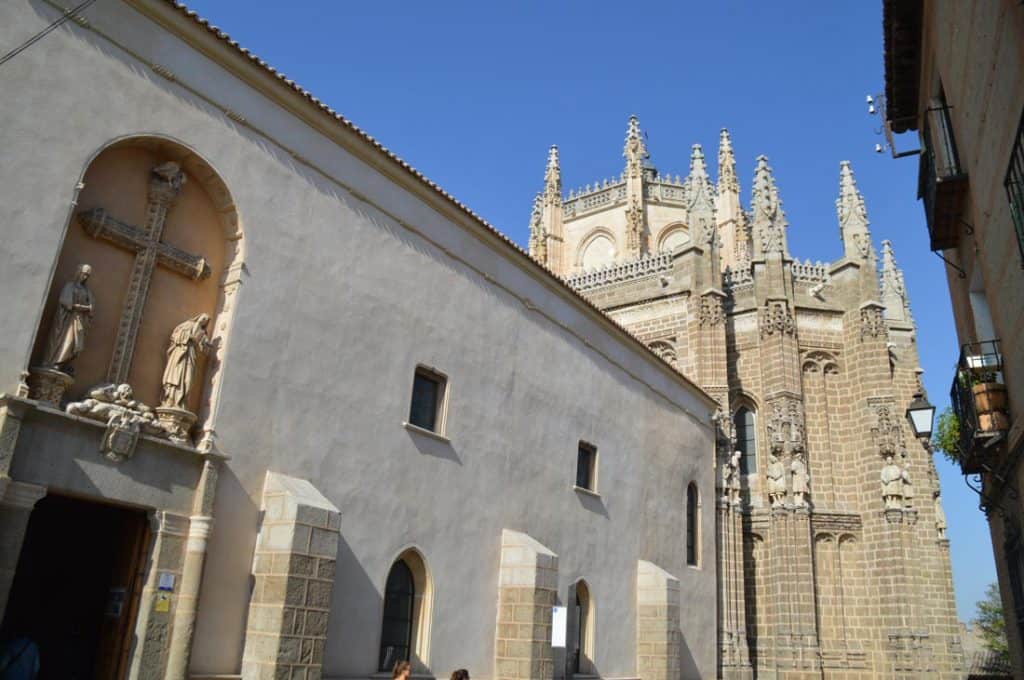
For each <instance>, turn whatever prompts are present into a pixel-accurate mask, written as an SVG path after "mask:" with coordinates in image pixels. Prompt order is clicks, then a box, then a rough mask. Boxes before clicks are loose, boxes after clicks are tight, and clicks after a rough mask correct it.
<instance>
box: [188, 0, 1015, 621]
mask: <svg viewBox="0 0 1024 680" xmlns="http://www.w3.org/2000/svg"><path fill="white" fill-rule="evenodd" d="M187 2H188V4H189V6H190V7H192V8H193V9H195V10H197V11H198V12H199V13H200V14H201V15H202V16H204V17H206V18H207V19H209V20H210V21H211V22H212V23H214V24H216V25H217V26H219V27H220V28H222V29H223V30H225V31H227V32H228V33H229V34H230V35H231V36H232V37H233V38H235V39H236V40H238V41H239V42H240V43H241V44H242V45H243V46H245V47H247V48H249V49H250V50H253V51H254V52H255V53H256V54H258V55H259V56H261V57H262V58H263V59H265V60H266V61H268V62H269V63H270V64H271V65H273V66H274V67H275V68H277V69H278V70H279V71H282V72H283V73H285V74H287V75H288V76H289V77H290V78H292V79H294V80H296V81H297V82H298V83H300V84H301V85H302V86H303V87H305V88H306V89H309V90H311V91H312V92H313V93H314V94H315V95H316V96H318V97H319V98H320V99H321V100H323V101H325V102H326V103H327V104H329V105H330V106H332V107H333V108H334V109H336V110H338V111H341V112H342V113H343V114H344V115H345V116H346V117H348V118H349V119H351V120H353V121H354V122H355V123H356V124H358V125H359V126H361V127H362V128H364V129H365V130H367V131H368V132H369V133H370V134H372V135H374V136H375V137H377V138H378V139H379V140H380V141H381V142H382V143H383V144H384V145H385V146H387V147H389V148H390V149H392V150H393V151H395V152H396V153H397V154H398V155H400V156H401V157H402V158H404V159H405V160H406V161H408V162H409V163H411V164H412V165H413V166H414V167H416V168H417V169H419V170H420V171H421V172H423V173H424V174H426V175H427V176H428V177H430V178H431V179H432V180H434V181H436V182H438V183H439V184H440V185H441V186H443V187H444V188H445V189H447V190H448V191H449V192H450V193H452V194H453V195H454V196H456V197H457V198H458V199H459V200H461V201H462V202H464V203H465V204H467V205H468V206H469V207H470V208H472V209H473V210H474V211H476V212H477V213H478V214H480V215H482V216H483V217H484V218H485V219H487V220H488V221H489V222H491V223H492V224H494V225H495V226H497V227H498V228H499V229H501V230H502V231H504V232H505V233H506V234H508V235H509V236H510V237H512V238H513V239H515V240H516V241H517V242H519V243H520V244H525V242H526V238H527V226H526V225H527V220H528V218H529V213H530V203H531V199H532V197H533V194H534V192H536V191H537V190H538V189H540V187H541V180H542V178H543V172H544V163H545V158H546V151H547V147H548V146H549V145H550V144H553V143H554V144H558V145H559V148H560V150H561V158H562V174H563V180H564V185H565V188H566V191H568V189H569V188H570V187H578V186H582V185H584V184H586V183H588V182H594V181H595V180H599V179H602V178H604V177H610V176H612V175H617V174H618V173H619V172H620V171H621V170H622V165H623V160H622V142H623V137H624V135H625V130H626V120H627V118H628V116H629V114H631V113H635V114H637V115H638V116H639V117H640V123H641V126H642V127H643V128H644V130H645V131H646V132H647V134H648V136H649V139H648V148H649V150H650V151H651V156H652V161H653V162H654V164H655V165H656V166H657V167H658V169H659V170H660V171H662V172H670V173H672V174H673V175H675V174H677V173H678V174H680V175H685V174H686V171H687V168H688V161H689V155H690V146H691V145H692V144H694V143H700V144H703V145H704V149H705V153H706V154H707V155H708V157H709V160H711V161H712V162H713V161H714V158H715V157H716V154H717V142H718V132H719V130H720V129H721V128H722V127H723V126H724V127H727V128H729V130H730V132H731V133H732V139H733V145H734V147H735V150H736V156H737V160H738V165H739V168H738V170H739V175H740V183H741V187H742V189H743V195H744V201H745V202H747V203H749V190H750V180H751V178H752V176H753V172H754V159H755V157H756V156H757V155H759V154H766V155H767V156H768V157H769V159H770V163H771V165H772V167H773V168H774V170H775V178H776V181H777V183H778V185H779V191H780V195H781V198H782V202H783V207H784V209H785V211H786V213H787V216H788V218H789V223H790V229H789V247H790V251H791V252H792V253H793V254H794V255H795V256H797V257H800V258H801V259H805V258H811V259H813V260H818V259H820V260H832V259H836V258H837V257H839V255H840V253H841V244H840V241H839V234H838V226H837V222H836V215H835V205H834V202H835V199H836V196H837V193H838V177H839V161H841V160H850V161H851V162H852V163H853V169H854V172H855V175H856V177H857V181H858V184H859V186H860V188H861V191H863V193H864V195H865V198H866V201H867V208H868V215H869V218H870V219H871V229H872V234H873V236H874V238H875V242H876V246H878V244H879V243H880V242H881V240H882V239H889V240H891V241H892V243H893V247H894V249H895V252H896V258H897V261H898V263H899V264H900V265H901V266H902V267H903V269H904V272H905V274H906V280H907V285H908V287H909V290H910V295H911V305H912V309H913V313H914V316H915V319H916V321H917V324H918V329H919V342H918V344H919V350H920V353H921V365H922V367H923V368H924V369H925V376H924V377H925V385H926V386H927V388H928V392H929V397H930V399H931V401H932V402H933V403H935V404H936V405H937V406H938V407H940V409H941V407H943V406H945V405H946V404H947V403H948V399H949V384H950V380H951V378H952V365H953V362H954V361H955V359H956V356H957V353H958V352H957V340H956V335H955V332H954V329H953V323H952V314H951V311H950V304H949V298H948V294H947V288H946V282H945V274H944V265H943V264H942V262H941V261H940V260H939V259H938V258H937V257H936V256H935V255H934V254H932V253H930V252H929V251H928V246H927V239H926V228H925V224H924V217H923V212H922V209H921V205H920V203H919V202H918V201H916V200H915V196H916V189H917V161H916V159H915V158H909V159H902V160H892V159H891V158H890V157H889V156H888V155H879V154H876V153H874V151H873V148H874V145H875V143H876V142H881V141H882V138H881V137H879V136H876V131H877V129H878V128H879V126H880V121H879V120H878V118H877V117H871V116H868V115H867V113H866V106H865V103H864V96H865V94H868V93H872V94H874V93H877V92H879V91H881V90H882V88H883V70H882V17H881V4H882V3H881V0H874V1H873V2H845V3H832V2H820V1H816V2H812V1H807V2H797V1H776V2H771V3H754V2H749V3H748V2H738V1H735V0H726V1H720V2H664V3H662V2H645V3H626V2H621V3H608V2H596V1H595V2H585V3H584V2H550V1H549V2H506V3H492V2H478V1H477V2H447V1H441V0H435V1H433V2H428V3H412V2H407V3H395V2H376V3H369V2H361V3H356V2H345V3H339V2H329V1H328V0H321V1H319V2H315V1H313V0H304V1H300V0H293V1H292V2H287V3H285V2H274V3H271V2H252V1H251V0H187ZM905 143H906V142H905ZM909 143H910V144H912V143H913V142H912V140H911V141H910V142H909ZM937 466H938V469H939V475H940V477H941V480H942V489H943V499H944V504H945V508H946V514H947V516H948V521H949V530H948V534H949V538H950V540H951V543H952V554H953V575H954V581H955V584H956V592H957V608H958V611H959V614H960V616H961V618H970V617H971V616H973V612H974V603H975V602H976V601H977V600H979V599H980V598H981V597H982V595H983V591H984V588H985V586H986V584H988V583H990V582H992V581H994V580H995V569H994V566H993V562H992V549H991V544H990V541H989V533H988V528H987V525H986V524H985V522H984V519H983V516H982V514H981V513H980V512H979V511H978V499H977V496H975V495H974V493H973V492H971V491H970V490H968V489H967V487H966V486H965V484H964V481H963V478H962V477H961V476H960V475H959V474H958V472H957V471H956V469H954V468H953V467H952V466H951V465H950V464H948V463H946V462H945V461H944V460H942V459H939V460H938V461H937Z"/></svg>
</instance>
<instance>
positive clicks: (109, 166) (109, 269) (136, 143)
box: [32, 135, 243, 429]
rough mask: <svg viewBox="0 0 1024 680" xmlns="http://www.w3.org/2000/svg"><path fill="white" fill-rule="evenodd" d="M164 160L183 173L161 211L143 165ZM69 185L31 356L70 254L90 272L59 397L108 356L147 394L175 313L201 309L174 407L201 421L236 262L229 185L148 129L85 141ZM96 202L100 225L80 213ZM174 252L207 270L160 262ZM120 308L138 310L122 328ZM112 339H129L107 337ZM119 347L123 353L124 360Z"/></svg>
mask: <svg viewBox="0 0 1024 680" xmlns="http://www.w3.org/2000/svg"><path fill="white" fill-rule="evenodd" d="M168 163H174V164H177V167H178V169H179V170H180V172H181V173H182V177H183V181H182V183H181V185H180V188H179V189H178V190H177V192H176V195H175V196H174V198H173V199H172V200H171V201H170V202H169V203H168V206H169V207H168V209H167V210H166V211H165V216H164V217H163V219H162V220H161V219H160V217H159V216H158V215H157V213H159V212H160V211H158V210H154V208H153V205H154V204H153V203H152V202H151V196H150V188H151V182H153V181H154V169H155V168H157V167H162V168H163V169H164V171H165V172H167V173H169V172H170V170H172V169H173V167H174V166H169V165H167V164H168ZM69 181H72V182H73V181H75V178H69ZM78 189H79V193H78V195H77V200H76V204H75V205H73V206H72V210H71V214H70V216H69V219H68V225H67V230H66V232H65V235H64V240H63V243H62V244H61V248H60V251H59V254H58V256H57V264H56V267H55V269H54V275H53V279H52V280H51V283H50V288H49V291H48V294H47V297H46V302H45V306H44V310H43V314H42V316H41V319H40V324H39V327H38V329H37V331H36V340H35V343H34V346H33V351H32V365H36V364H38V363H39V362H40V360H41V355H42V354H43V353H44V352H45V348H46V342H47V335H48V333H49V330H50V327H51V324H52V320H53V316H54V312H55V310H56V308H57V304H58V303H57V300H58V297H59V295H60V292H61V289H62V288H63V286H64V284H65V283H66V282H67V281H69V280H70V279H71V278H72V276H73V275H74V272H75V270H76V268H77V267H78V265H79V264H89V265H90V266H91V267H92V275H91V277H90V278H89V281H88V284H87V285H88V287H89V289H90V291H91V293H92V296H93V301H94V313H93V317H92V321H91V324H90V326H89V328H88V331H87V333H86V341H85V348H84V350H83V351H82V352H81V354H80V355H79V356H78V357H77V358H75V359H74V361H73V362H71V368H72V369H73V377H74V384H73V385H72V386H71V387H70V388H68V390H67V393H66V399H67V400H77V399H81V398H82V397H83V396H84V395H85V393H86V392H87V391H88V390H89V389H90V388H92V387H94V386H96V385H99V384H103V383H107V382H111V380H110V376H111V374H112V372H113V369H112V367H113V365H114V364H115V363H119V364H120V365H123V366H125V367H126V368H125V369H124V370H123V378H124V379H123V380H122V382H127V383H128V384H130V385H131V386H132V388H133V390H134V394H135V398H136V399H138V400H140V401H142V402H144V403H146V404H148V405H151V406H155V405H158V404H159V400H160V394H161V383H162V377H163V372H164V368H165V364H166V357H167V347H168V343H169V340H170V335H171V332H172V331H173V330H174V328H175V327H176V326H177V325H178V324H179V323H181V322H183V321H185V320H186V319H189V318H191V317H194V316H197V315H199V314H203V313H205V314H207V315H209V317H210V322H209V324H208V325H207V328H206V332H207V334H208V335H209V336H210V337H211V340H212V348H211V350H210V351H209V353H208V354H207V355H205V356H202V357H201V358H200V359H199V362H198V367H197V370H196V374H195V379H194V381H193V383H192V389H191V390H190V392H189V396H188V400H187V406H186V408H187V409H188V410H189V411H191V412H193V413H197V414H198V415H199V423H200V425H199V427H200V428H202V429H207V428H211V427H212V424H211V422H210V421H211V420H212V416H213V408H212V406H213V405H214V404H215V402H216V399H215V395H216V393H217V391H218V390H217V385H218V384H219V380H218V378H219V369H220V365H221V363H222V361H223V357H224V352H225V349H226V345H227V334H228V331H229V329H230V317H231V313H232V310H233V306H234V305H233V304H232V299H233V297H234V295H235V293H236V291H237V287H238V284H239V283H240V276H241V272H242V262H243V240H242V231H241V225H240V221H239V216H238V213H237V211H236V208H235V204H234V200H233V199H232V196H231V193H230V191H229V190H228V188H227V186H226V184H225V183H224V181H223V180H222V179H221V177H220V175H219V174H218V173H217V172H216V171H215V170H214V169H213V168H212V167H211V165H210V164H209V163H208V162H207V161H206V160H204V159H203V158H202V157H201V156H200V155H199V154H198V153H196V152H195V151H194V150H192V149H190V148H188V147H187V146H186V145H184V144H183V143H181V142H179V141H177V140H173V139H170V138H166V137H160V136H154V135H146V136H130V137H124V138H120V139H117V140H115V141H113V142H111V143H110V144H108V145H106V146H105V147H103V148H102V149H100V150H99V151H97V153H96V154H95V155H94V156H93V157H92V158H91V159H90V160H89V162H88V164H87V165H86V167H85V169H84V171H83V173H82V175H81V177H80V178H79V182H78ZM98 210H102V211H104V213H105V215H106V216H107V219H108V221H106V222H105V223H104V224H105V225H106V226H104V227H101V228H100V227H97V226H96V225H97V224H99V220H90V218H89V216H90V215H92V216H95V215H97V214H98V213H97V212H96V211H98ZM159 222H162V233H161V234H160V236H159V242H160V243H162V244H163V246H161V248H162V251H161V252H162V253H163V254H162V255H161V256H158V257H157V263H156V264H155V265H154V266H153V267H152V273H151V274H150V275H149V276H148V277H147V276H142V277H137V275H138V274H140V273H144V269H143V268H141V267H139V266H138V265H137V263H136V259H137V257H139V252H140V250H143V249H145V247H146V246H145V245H144V242H145V241H146V237H145V236H144V235H145V234H146V233H147V232H149V233H151V231H152V230H151V227H152V226H153V225H154V224H156V223H159ZM118 232H120V233H118ZM172 249H173V250H172ZM178 253H183V254H186V255H188V256H192V257H196V258H198V257H201V258H202V260H203V262H204V263H205V267H206V268H207V273H205V275H191V274H187V273H183V272H184V269H183V268H182V267H175V266H174V265H173V264H168V263H169V262H172V261H174V260H175V258H177V257H179V255H178ZM196 261H198V260H196ZM197 269H198V268H197ZM146 279H148V287H147V286H146V285H145V283H146ZM133 284H135V285H133ZM139 284H141V285H139ZM132 291H135V292H134V293H133V292H132ZM133 300H135V301H136V302H135V303H134V304H131V301H133ZM136 306H137V308H136ZM130 309H135V310H136V315H138V316H139V317H140V320H139V321H138V323H137V332H136V333H135V334H134V338H133V339H132V338H131V334H126V333H125V332H124V328H125V327H126V326H129V325H131V324H130V322H129V321H128V312H129V310H130ZM119 338H122V339H124V338H128V339H129V341H128V342H120V343H119V342H118V339H119ZM125 348H127V351H128V352H130V361H129V360H126V359H124V355H125ZM116 357H122V358H121V360H120V361H117V360H116Z"/></svg>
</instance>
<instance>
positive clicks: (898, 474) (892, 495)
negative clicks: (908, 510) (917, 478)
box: [881, 451, 910, 510]
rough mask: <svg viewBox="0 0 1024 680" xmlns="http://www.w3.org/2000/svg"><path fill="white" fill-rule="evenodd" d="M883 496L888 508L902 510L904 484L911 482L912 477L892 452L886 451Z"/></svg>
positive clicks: (883, 467) (883, 468)
mask: <svg viewBox="0 0 1024 680" xmlns="http://www.w3.org/2000/svg"><path fill="white" fill-rule="evenodd" d="M881 477H882V498H883V500H884V501H885V509H886V510H900V509H902V508H903V493H904V489H903V485H904V483H907V484H909V483H910V477H909V475H907V472H906V470H904V469H903V468H901V467H900V466H899V465H897V464H896V462H895V461H894V457H893V454H892V452H890V451H887V452H886V453H885V465H883V466H882V475H881Z"/></svg>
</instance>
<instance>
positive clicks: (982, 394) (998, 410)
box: [959, 369, 1010, 432]
mask: <svg viewBox="0 0 1024 680" xmlns="http://www.w3.org/2000/svg"><path fill="white" fill-rule="evenodd" d="M959 378H960V381H961V384H963V385H964V386H968V385H969V386H970V388H971V393H972V395H973V397H974V410H975V412H976V413H977V414H978V429H979V430H981V431H983V432H996V431H999V430H1007V429H1009V427H1010V423H1009V419H1008V418H1007V416H1006V406H1007V398H1006V385H1004V384H1003V383H1001V382H999V377H998V375H997V374H996V372H995V371H979V370H976V369H975V370H967V371H960V376H959Z"/></svg>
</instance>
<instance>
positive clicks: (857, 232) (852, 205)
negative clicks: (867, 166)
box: [836, 161, 873, 260]
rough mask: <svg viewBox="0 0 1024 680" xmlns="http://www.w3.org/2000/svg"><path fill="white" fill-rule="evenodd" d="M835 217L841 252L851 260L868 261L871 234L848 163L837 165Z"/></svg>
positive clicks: (871, 247)
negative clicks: (836, 218)
mask: <svg viewBox="0 0 1024 680" xmlns="http://www.w3.org/2000/svg"><path fill="white" fill-rule="evenodd" d="M836 215H837V217H838V218H839V237H840V238H841V239H842V240H843V250H844V254H845V255H846V257H848V258H851V259H860V260H865V259H868V258H869V257H870V256H871V255H872V252H873V246H872V245H871V233H870V232H869V231H868V212H867V209H866V208H865V207H864V196H862V195H861V193H860V191H859V190H858V189H857V180H855V179H854V178H853V170H852V168H851V167H850V161H843V162H841V163H840V164H839V198H838V199H836Z"/></svg>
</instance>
